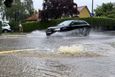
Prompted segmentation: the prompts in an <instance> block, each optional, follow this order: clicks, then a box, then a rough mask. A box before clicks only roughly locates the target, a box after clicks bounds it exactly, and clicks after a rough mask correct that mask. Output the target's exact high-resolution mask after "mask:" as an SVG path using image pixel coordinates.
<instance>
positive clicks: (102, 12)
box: [95, 3, 115, 17]
mask: <svg viewBox="0 0 115 77" xmlns="http://www.w3.org/2000/svg"><path fill="white" fill-rule="evenodd" d="M95 14H96V16H106V17H108V16H109V15H111V14H115V7H114V4H113V3H106V4H105V3H103V4H102V6H98V7H97V8H96V9H95Z"/></svg>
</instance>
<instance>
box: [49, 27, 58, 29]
mask: <svg viewBox="0 0 115 77" xmlns="http://www.w3.org/2000/svg"><path fill="white" fill-rule="evenodd" d="M56 28H57V27H49V28H48V29H56Z"/></svg>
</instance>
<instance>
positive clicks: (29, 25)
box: [22, 18, 115, 32]
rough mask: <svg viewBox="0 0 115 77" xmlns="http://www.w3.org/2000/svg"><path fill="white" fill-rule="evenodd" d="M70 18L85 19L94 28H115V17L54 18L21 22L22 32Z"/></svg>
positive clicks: (43, 27)
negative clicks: (43, 20) (45, 20)
mask: <svg viewBox="0 0 115 77" xmlns="http://www.w3.org/2000/svg"><path fill="white" fill-rule="evenodd" d="M70 19H76V20H85V21H87V22H88V23H89V24H91V26H92V27H93V28H95V29H101V30H115V19H111V18H81V19H78V18H64V19H54V20H51V21H47V22H37V21H36V22H26V23H23V24H22V25H23V29H24V32H31V31H34V30H43V29H46V28H48V27H50V26H55V25H56V24H58V23H60V22H62V21H64V20H70Z"/></svg>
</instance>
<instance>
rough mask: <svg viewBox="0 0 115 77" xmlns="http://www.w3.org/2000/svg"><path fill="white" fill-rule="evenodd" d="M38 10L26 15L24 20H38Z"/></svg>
mask: <svg viewBox="0 0 115 77" xmlns="http://www.w3.org/2000/svg"><path fill="white" fill-rule="evenodd" d="M38 15H39V14H38V12H35V13H34V14H33V15H32V16H30V17H28V18H27V19H26V21H38Z"/></svg>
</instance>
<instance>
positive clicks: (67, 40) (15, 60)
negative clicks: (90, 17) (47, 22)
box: [0, 31, 115, 77]
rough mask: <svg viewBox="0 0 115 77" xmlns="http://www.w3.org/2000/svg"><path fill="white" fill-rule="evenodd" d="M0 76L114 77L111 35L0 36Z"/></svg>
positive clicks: (114, 46)
mask: <svg viewBox="0 0 115 77" xmlns="http://www.w3.org/2000/svg"><path fill="white" fill-rule="evenodd" d="M0 51H1V52H0V77H115V67H114V66H115V36H114V32H97V33H95V32H93V33H91V34H90V36H88V37H78V36H77V37H76V34H73V33H72V34H69V33H56V34H54V35H52V36H50V37H46V36H45V33H44V32H43V31H34V32H32V33H30V34H24V35H2V36H0Z"/></svg>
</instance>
